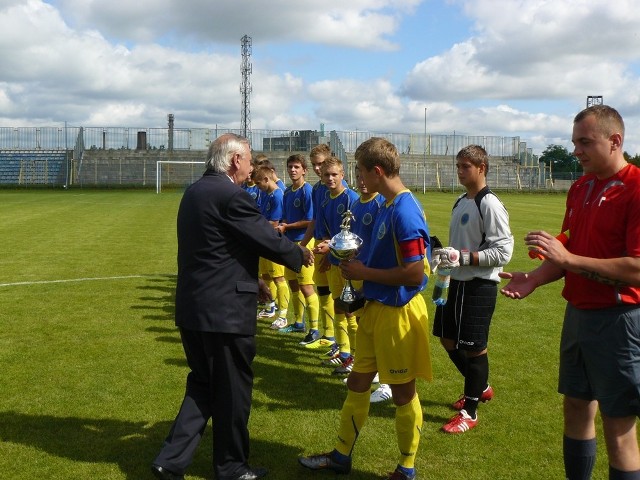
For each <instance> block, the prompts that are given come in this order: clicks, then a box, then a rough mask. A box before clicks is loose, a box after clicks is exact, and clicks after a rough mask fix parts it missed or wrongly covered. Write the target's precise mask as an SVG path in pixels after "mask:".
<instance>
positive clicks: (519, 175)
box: [0, 124, 553, 189]
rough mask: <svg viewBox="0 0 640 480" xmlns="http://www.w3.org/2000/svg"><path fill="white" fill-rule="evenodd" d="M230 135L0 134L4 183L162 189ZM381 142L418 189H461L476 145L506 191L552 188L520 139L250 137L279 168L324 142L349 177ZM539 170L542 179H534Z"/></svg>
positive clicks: (159, 131) (365, 134)
mask: <svg viewBox="0 0 640 480" xmlns="http://www.w3.org/2000/svg"><path fill="white" fill-rule="evenodd" d="M224 133H236V134H241V132H240V130H238V129H230V128H224V127H215V128H183V129H180V128H172V127H169V128H138V127H76V126H70V125H67V124H65V125H64V126H59V127H18V128H13V127H0V184H3V185H13V184H19V185H24V186H29V185H33V184H36V183H37V184H41V185H42V184H43V185H48V186H57V185H65V186H71V185H83V186H89V185H92V186H96V187H100V186H114V185H115V186H124V185H131V186H144V187H146V186H151V185H153V184H155V183H156V182H155V178H154V175H155V173H156V165H157V163H156V162H157V161H158V160H178V161H180V160H184V161H196V160H204V158H202V157H203V156H204V152H206V150H207V148H208V147H209V145H210V143H211V142H212V141H213V140H214V139H216V138H217V137H219V136H220V135H222V134H224ZM373 136H376V137H383V138H386V139H387V140H389V141H390V142H392V143H393V144H394V145H396V147H397V148H398V150H399V152H401V156H402V161H403V178H404V176H406V177H407V181H408V182H409V183H408V185H410V186H412V187H413V188H416V189H420V188H455V186H456V184H457V179H456V178H455V171H454V169H453V168H452V167H451V165H453V164H454V163H455V154H456V153H457V152H458V151H459V150H460V149H461V148H463V147H464V146H466V145H469V144H479V145H482V146H483V147H484V148H485V149H486V150H487V152H488V153H489V155H490V157H491V158H492V162H497V164H498V165H500V168H498V169H497V171H499V172H500V175H501V176H500V177H496V181H497V182H496V183H497V184H499V185H502V186H503V187H504V188H514V189H516V188H525V187H524V186H523V185H529V186H531V187H532V188H548V187H549V184H550V181H551V178H550V176H549V174H548V172H546V170H545V169H544V168H542V173H540V164H539V162H538V158H537V157H536V156H535V155H533V154H532V152H531V149H530V148H528V147H527V145H526V142H523V141H521V139H520V137H497V136H474V135H462V134H456V133H453V134H430V133H422V134H420V133H384V132H369V131H359V130H353V131H331V132H328V133H325V132H324V130H320V131H316V130H253V131H251V132H250V136H249V138H250V141H251V144H252V148H253V149H254V151H262V152H265V153H267V154H269V156H270V158H272V159H275V160H276V163H277V162H281V163H282V162H283V161H284V159H286V157H287V156H288V155H290V154H291V153H300V152H301V153H305V152H306V153H308V152H309V151H310V150H311V148H313V147H314V146H315V145H318V144H319V143H329V144H330V146H331V149H332V151H333V152H334V154H335V155H336V156H338V157H339V158H340V159H341V160H342V161H343V163H344V165H345V167H347V175H348V177H349V176H350V175H351V172H349V170H350V169H351V167H349V165H350V162H351V165H352V162H353V153H354V152H355V150H356V148H357V147H358V146H359V145H360V144H361V143H362V142H364V141H365V140H367V139H369V138H371V137H373ZM55 151H61V152H65V154H64V155H61V156H59V158H62V160H60V162H63V164H62V165H60V166H59V168H58V167H57V166H56V165H55V164H54V163H52V157H51V152H55ZM16 152H23V153H25V152H26V154H27V155H28V156H29V161H30V162H31V163H30V164H29V168H30V169H31V170H33V171H35V169H37V167H38V162H45V161H46V162H47V166H46V171H47V172H54V171H55V172H58V173H56V175H53V174H52V173H51V174H49V173H48V174H47V175H46V178H44V179H40V180H39V181H38V182H30V181H29V178H32V177H33V178H35V177H34V176H33V175H31V176H26V175H25V174H24V173H25V171H26V170H25V166H24V164H23V165H22V166H21V170H20V171H19V172H15V171H14V170H15V168H13V169H12V167H11V165H10V161H9V159H12V158H14V157H15V153H16ZM45 152H48V154H47V155H45ZM14 164H15V162H14ZM536 169H537V170H536ZM169 170H171V169H169ZM169 170H168V171H169ZM534 170H536V171H537V172H538V173H536V174H533V173H531V172H533V171H534ZM524 172H526V175H525V174H524ZM40 177H42V175H40V176H39V177H38V178H40ZM525 177H526V179H525V180H523V178H525ZM174 178H175V177H174ZM532 179H535V181H534V180H532ZM552 183H553V182H552V181H551V184H552ZM494 185H496V184H495V183H494ZM496 186H497V185H496Z"/></svg>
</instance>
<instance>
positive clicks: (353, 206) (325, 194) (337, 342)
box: [245, 144, 391, 402]
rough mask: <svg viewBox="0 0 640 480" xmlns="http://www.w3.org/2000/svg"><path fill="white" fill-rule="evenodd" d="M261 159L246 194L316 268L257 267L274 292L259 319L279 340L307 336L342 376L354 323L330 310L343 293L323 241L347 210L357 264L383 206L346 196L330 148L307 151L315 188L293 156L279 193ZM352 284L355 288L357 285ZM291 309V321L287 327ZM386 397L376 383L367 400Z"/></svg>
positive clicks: (369, 198) (366, 196)
mask: <svg viewBox="0 0 640 480" xmlns="http://www.w3.org/2000/svg"><path fill="white" fill-rule="evenodd" d="M265 157H266V156H263V155H257V156H256V161H255V165H254V171H253V172H252V176H251V181H249V182H248V183H247V184H245V189H247V191H249V192H250V193H251V195H252V196H253V197H254V198H255V199H256V203H257V204H258V206H259V208H260V209H261V211H262V213H263V215H264V216H265V217H266V218H267V219H268V220H269V221H271V222H272V224H273V226H274V228H276V229H277V230H278V231H279V232H281V233H283V234H284V235H286V236H287V238H289V239H290V240H292V241H294V242H296V243H299V244H302V245H304V246H307V247H309V248H311V249H313V251H314V254H315V257H316V260H315V265H314V266H311V267H305V268H303V269H302V271H301V272H300V273H298V274H296V273H295V272H293V271H291V270H288V269H285V268H284V267H282V266H281V265H278V264H274V263H273V262H270V261H268V260H265V259H263V260H261V274H262V278H263V279H264V280H265V281H266V282H267V283H270V285H271V286H272V293H273V298H274V301H273V302H272V303H271V304H270V305H267V306H266V308H264V309H263V310H261V312H260V313H259V314H258V316H259V317H260V318H270V317H276V318H275V320H274V321H273V323H272V324H271V328H273V329H276V330H278V331H279V332H281V333H292V332H302V333H306V335H305V337H304V338H303V339H302V341H301V342H300V344H301V345H303V346H304V347H306V348H308V349H321V348H324V349H325V350H326V351H324V352H323V353H322V354H321V356H320V357H321V358H322V363H323V364H324V365H327V366H331V367H333V368H334V370H333V373H334V374H336V375H347V374H349V373H350V372H351V369H352V365H353V361H354V352H355V347H356V340H355V334H356V330H357V316H356V314H355V313H353V314H352V313H346V312H342V311H340V310H339V309H338V310H337V311H336V308H335V305H334V302H333V300H334V298H337V297H338V296H339V295H340V293H341V291H342V288H343V286H344V277H343V276H342V274H341V273H340V268H339V262H338V260H337V259H335V258H334V257H333V256H331V255H330V254H329V252H328V240H329V239H330V238H332V237H333V235H335V234H336V233H338V232H339V231H340V224H341V222H342V220H343V214H344V212H346V211H351V212H352V213H353V214H354V218H355V222H354V224H353V226H352V231H353V232H354V233H356V234H357V235H358V236H360V238H363V239H365V241H364V242H363V247H362V248H361V249H360V250H359V252H358V258H360V259H364V258H366V256H367V255H368V248H369V244H370V242H369V238H370V236H371V229H372V228H373V221H374V220H375V218H376V216H377V213H378V210H379V209H380V207H381V205H382V204H383V202H384V199H383V197H382V196H381V195H380V194H378V193H377V192H371V193H370V192H368V191H367V188H366V186H365V185H364V183H363V182H361V181H359V190H360V195H358V194H357V193H356V192H355V191H354V190H352V189H350V188H349V187H348V185H347V183H346V181H345V180H344V170H343V166H342V162H340V161H339V160H338V159H337V158H335V157H333V156H332V155H331V151H330V149H329V147H328V145H324V144H322V145H318V146H317V147H315V148H314V149H313V150H312V151H311V154H310V159H311V162H312V165H313V169H314V171H315V172H316V174H317V175H318V177H320V180H319V181H318V182H317V183H316V184H315V185H313V187H312V186H311V185H310V184H309V183H307V182H306V179H305V175H306V173H307V164H306V160H305V158H304V156H302V155H299V154H296V155H291V156H290V157H289V158H288V159H287V174H288V176H289V179H290V180H291V182H292V183H291V185H290V186H289V187H287V188H285V189H284V192H283V191H282V186H281V185H280V183H281V181H280V180H279V179H278V178H277V176H276V174H275V171H274V168H273V166H272V165H271V164H270V162H269V161H268V160H266V159H265ZM285 280H286V281H285ZM287 284H288V286H287ZM356 285H357V286H359V287H361V286H362V282H359V284H358V283H357V282H356ZM314 287H315V288H314ZM276 299H277V302H276V301H275V300H276ZM291 304H292V305H293V318H294V322H293V323H292V324H288V320H287V315H288V309H289V306H290V305H291ZM305 312H306V314H305ZM305 320H306V322H305ZM376 380H377V379H376ZM390 398H391V390H390V388H389V386H388V385H385V384H381V385H380V386H379V387H378V389H377V390H376V391H375V392H373V394H372V396H371V401H372V402H379V401H384V400H388V399H390Z"/></svg>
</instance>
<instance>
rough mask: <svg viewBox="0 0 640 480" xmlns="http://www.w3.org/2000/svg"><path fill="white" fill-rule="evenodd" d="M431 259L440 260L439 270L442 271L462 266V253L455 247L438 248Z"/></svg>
mask: <svg viewBox="0 0 640 480" xmlns="http://www.w3.org/2000/svg"><path fill="white" fill-rule="evenodd" d="M431 257H432V259H433V258H436V257H437V258H439V260H440V262H439V264H438V268H440V269H445V270H450V269H452V268H455V267H459V266H460V252H459V251H458V250H456V249H455V248H453V247H444V248H436V249H435V250H433V252H432V254H431ZM432 263H433V260H432Z"/></svg>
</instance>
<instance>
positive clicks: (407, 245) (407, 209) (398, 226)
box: [298, 137, 432, 480]
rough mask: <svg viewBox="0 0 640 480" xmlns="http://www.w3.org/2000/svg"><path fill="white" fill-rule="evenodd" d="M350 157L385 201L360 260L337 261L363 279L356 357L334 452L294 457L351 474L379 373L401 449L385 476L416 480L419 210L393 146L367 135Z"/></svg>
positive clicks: (427, 373)
mask: <svg viewBox="0 0 640 480" xmlns="http://www.w3.org/2000/svg"><path fill="white" fill-rule="evenodd" d="M355 157H356V161H357V164H358V169H359V170H360V175H361V176H362V179H363V181H364V183H365V184H366V186H367V188H368V189H369V190H371V191H377V192H379V193H380V194H381V195H382V196H384V198H385V200H386V203H385V204H384V206H383V207H382V208H381V209H380V212H379V213H378V217H377V219H376V222H375V224H374V227H373V234H372V237H371V245H370V250H369V256H368V259H367V261H366V262H365V263H366V264H365V263H363V262H361V261H359V260H352V261H349V262H342V263H341V265H340V268H341V270H342V274H343V275H344V276H345V278H347V279H351V280H363V293H364V296H365V298H366V300H367V303H366V304H365V307H364V310H363V312H362V315H361V317H360V324H359V326H358V333H357V338H358V354H357V355H356V359H355V363H354V365H353V370H352V372H351V374H350V375H349V378H348V380H347V387H348V389H349V390H348V393H347V398H346V400H345V402H344V404H343V406H342V410H341V413H340V426H339V430H338V440H337V442H336V445H335V448H334V450H332V451H331V452H329V453H324V454H320V455H312V456H308V457H300V458H299V459H298V460H299V462H300V464H301V465H302V466H304V467H306V468H309V469H311V470H331V471H334V472H336V473H349V472H350V471H351V454H352V452H353V447H354V445H355V441H356V438H357V436H358V434H359V433H360V431H361V430H362V427H363V426H364V424H365V421H366V419H367V417H368V415H369V405H370V403H369V397H370V388H371V382H372V380H373V378H374V377H375V374H376V372H379V374H380V381H381V382H383V383H387V384H389V385H390V387H391V390H392V392H393V403H394V404H395V406H396V422H395V424H396V435H397V441H398V448H399V450H400V458H399V461H398V465H397V467H396V469H395V470H394V471H393V472H392V473H390V474H389V477H388V479H389V480H415V479H417V474H416V470H415V457H416V453H417V450H418V445H419V443H420V432H421V430H422V407H421V405H420V400H419V398H418V394H417V392H416V378H419V377H420V378H423V379H425V380H431V378H432V373H431V353H430V348H429V334H428V331H429V328H428V319H427V307H426V304H425V302H424V299H423V297H422V295H421V294H420V292H421V291H422V290H424V288H425V287H426V284H427V274H426V272H428V262H427V259H428V251H429V249H430V245H429V229H428V227H427V223H426V220H425V218H424V212H423V210H422V207H421V206H420V204H419V203H418V201H417V200H416V199H415V197H414V196H413V195H412V194H411V192H410V191H409V190H407V189H406V188H405V186H404V184H403V183H402V180H401V179H400V176H399V171H400V157H399V155H398V151H397V149H396V148H395V146H394V145H393V144H391V143H390V142H388V141H387V140H385V139H383V138H376V137H373V138H370V139H369V140H367V141H365V142H364V143H362V144H361V145H360V146H359V147H358V149H357V150H356V154H355Z"/></svg>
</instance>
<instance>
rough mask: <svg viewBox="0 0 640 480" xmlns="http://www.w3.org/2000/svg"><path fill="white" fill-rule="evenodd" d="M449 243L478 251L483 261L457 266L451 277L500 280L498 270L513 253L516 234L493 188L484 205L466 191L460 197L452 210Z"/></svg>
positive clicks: (456, 278) (459, 247)
mask: <svg viewBox="0 0 640 480" xmlns="http://www.w3.org/2000/svg"><path fill="white" fill-rule="evenodd" d="M481 212H482V214H481ZM449 245H450V246H452V247H453V248H456V249H458V250H461V249H467V250H469V251H470V252H478V260H479V265H474V266H464V267H462V266H461V267H457V268H454V269H453V270H452V272H451V278H453V279H455V280H462V281H464V280H471V279H472V278H484V279H487V280H493V281H495V282H499V281H500V277H498V273H499V272H501V271H502V267H503V266H504V265H506V264H507V263H508V262H509V260H511V255H512V253H513V235H512V234H511V229H510V228H509V213H508V212H507V209H506V208H505V207H504V205H503V204H502V202H501V201H500V200H499V199H498V197H497V196H496V195H495V194H493V192H489V193H487V194H486V195H485V196H484V197H483V198H482V200H481V201H480V205H476V202H475V200H474V199H473V198H467V197H466V195H465V196H463V197H461V198H460V200H459V201H458V202H457V205H456V206H455V207H454V209H453V212H452V213H451V223H450V224H449Z"/></svg>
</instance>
